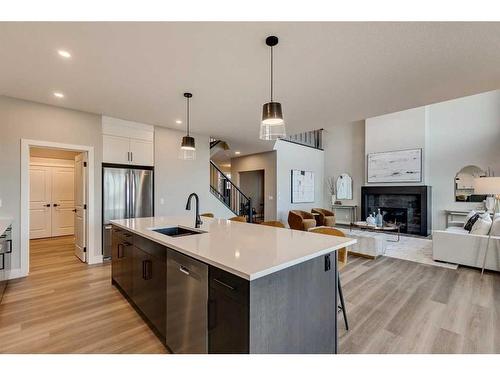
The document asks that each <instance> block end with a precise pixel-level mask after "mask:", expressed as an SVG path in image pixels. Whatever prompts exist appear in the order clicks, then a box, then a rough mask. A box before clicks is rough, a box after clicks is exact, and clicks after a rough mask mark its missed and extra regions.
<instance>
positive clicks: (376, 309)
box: [0, 237, 500, 353]
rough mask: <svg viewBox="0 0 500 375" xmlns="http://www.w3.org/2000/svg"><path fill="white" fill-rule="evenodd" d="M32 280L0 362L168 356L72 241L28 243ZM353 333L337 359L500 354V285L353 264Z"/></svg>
mask: <svg viewBox="0 0 500 375" xmlns="http://www.w3.org/2000/svg"><path fill="white" fill-rule="evenodd" d="M30 262H31V272H30V275H29V276H28V277H26V278H24V279H19V280H14V281H11V282H10V283H9V285H8V287H7V290H6V294H5V296H4V300H3V301H2V304H0V353H166V350H165V348H164V347H163V345H162V344H161V343H160V341H159V340H158V339H157V337H156V336H155V335H154V334H153V333H152V332H151V331H150V329H149V328H148V326H147V325H146V324H145V323H144V322H143V321H142V319H141V318H140V317H139V315H138V314H137V313H136V312H135V310H134V309H133V308H132V307H131V306H130V305H129V304H128V303H127V302H126V300H125V299H124V298H123V297H122V296H121V294H120V293H119V292H118V291H117V290H116V288H114V287H113V286H112V285H111V282H110V280H111V266H110V264H109V263H105V264H102V265H95V266H87V265H86V264H83V263H81V262H80V261H79V260H78V259H77V258H76V257H75V256H74V255H73V242H72V238H71V237H62V238H59V239H54V240H35V241H32V242H31V257H30ZM341 278H342V281H343V289H344V296H345V298H346V303H347V310H348V318H349V323H350V326H351V327H350V328H351V329H350V331H348V332H346V331H345V329H344V325H343V321H342V317H341V314H339V336H340V342H339V351H340V353H492V352H493V353H500V276H499V274H494V273H487V274H485V276H484V278H483V280H481V279H480V273H479V271H477V270H473V269H467V268H459V269H458V270H449V269H444V268H438V267H434V266H427V265H422V264H418V263H414V262H409V261H404V260H399V259H394V258H385V257H382V258H379V259H377V260H369V259H364V258H356V257H350V259H349V263H348V265H347V267H346V268H345V269H344V270H343V271H342V275H341Z"/></svg>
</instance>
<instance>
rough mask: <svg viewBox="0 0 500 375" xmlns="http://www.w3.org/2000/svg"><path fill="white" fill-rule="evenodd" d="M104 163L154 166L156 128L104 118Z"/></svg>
mask: <svg viewBox="0 0 500 375" xmlns="http://www.w3.org/2000/svg"><path fill="white" fill-rule="evenodd" d="M102 133H103V136H102V147H103V156H102V158H103V162H104V163H114V164H130V165H144V166H153V165H154V127H153V126H151V125H145V124H140V123H137V122H132V121H125V120H120V119H116V118H112V117H106V116H103V117H102Z"/></svg>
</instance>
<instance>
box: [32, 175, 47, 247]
mask: <svg viewBox="0 0 500 375" xmlns="http://www.w3.org/2000/svg"><path fill="white" fill-rule="evenodd" d="M51 224H52V168H51V167H45V166H31V167H30V238H31V239H34V238H44V237H51V236H52V230H51V227H52V225H51Z"/></svg>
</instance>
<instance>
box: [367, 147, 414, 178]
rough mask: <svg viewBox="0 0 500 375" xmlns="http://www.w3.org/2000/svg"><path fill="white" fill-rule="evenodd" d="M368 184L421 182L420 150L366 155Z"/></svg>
mask: <svg viewBox="0 0 500 375" xmlns="http://www.w3.org/2000/svg"><path fill="white" fill-rule="evenodd" d="M367 165H368V167H367V174H368V176H367V177H368V178H367V181H368V183H378V182H422V149H421V148H416V149H412V150H400V151H389V152H375V153H372V154H368V163H367Z"/></svg>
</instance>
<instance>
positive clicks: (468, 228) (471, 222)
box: [464, 214, 479, 232]
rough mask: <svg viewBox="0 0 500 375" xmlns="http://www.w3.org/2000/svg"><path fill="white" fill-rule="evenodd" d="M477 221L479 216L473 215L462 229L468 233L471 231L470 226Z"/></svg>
mask: <svg viewBox="0 0 500 375" xmlns="http://www.w3.org/2000/svg"><path fill="white" fill-rule="evenodd" d="M477 219H479V214H474V215H473V216H472V217H471V218H470V219H469V220H467V222H466V223H465V225H464V229H465V230H468V231H469V232H470V231H471V229H472V226H473V225H474V223H475V222H476V221H477Z"/></svg>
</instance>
